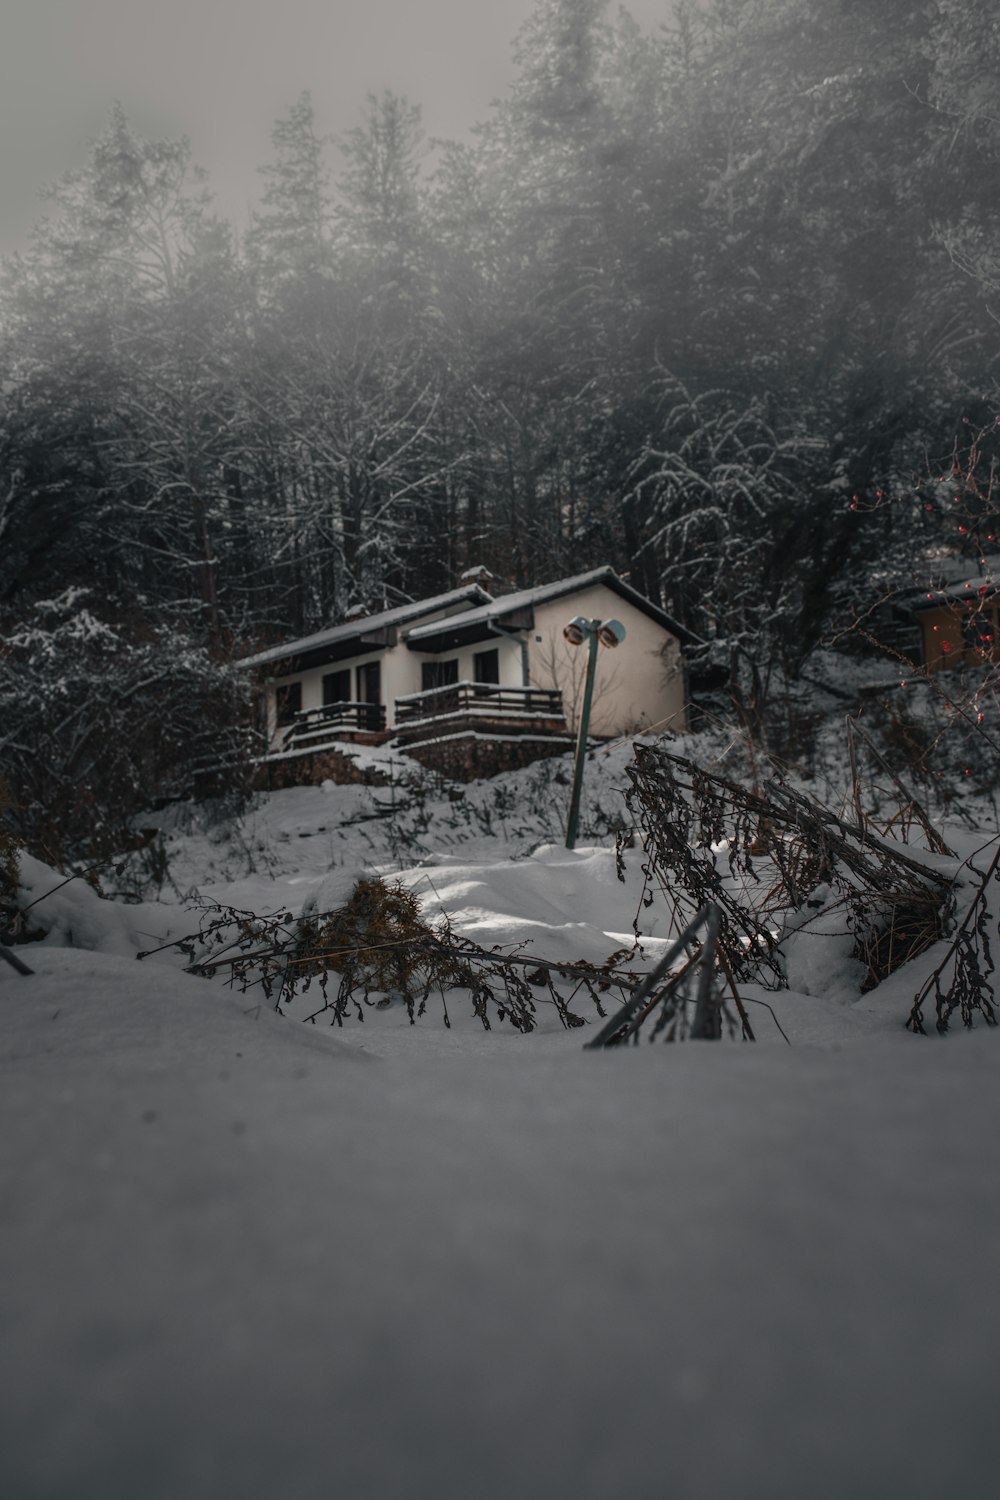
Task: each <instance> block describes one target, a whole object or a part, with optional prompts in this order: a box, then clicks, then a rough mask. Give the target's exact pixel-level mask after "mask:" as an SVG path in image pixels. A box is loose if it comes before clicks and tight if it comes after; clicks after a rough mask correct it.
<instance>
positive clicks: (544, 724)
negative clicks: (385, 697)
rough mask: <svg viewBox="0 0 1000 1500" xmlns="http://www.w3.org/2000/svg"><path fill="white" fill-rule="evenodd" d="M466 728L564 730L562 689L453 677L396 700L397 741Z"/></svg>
mask: <svg viewBox="0 0 1000 1500" xmlns="http://www.w3.org/2000/svg"><path fill="white" fill-rule="evenodd" d="M469 730H476V731H478V732H479V733H485V734H496V735H517V734H558V735H564V734H565V733H566V718H565V715H564V713H563V701H562V693H561V692H559V691H558V689H555V688H536V687H526V688H525V687H501V686H500V685H499V684H498V683H492V682H455V683H450V684H449V685H448V686H447V687H440V688H429V689H428V690H427V691H426V692H422V693H408V694H407V695H406V696H405V697H403V698H397V699H396V728H395V738H396V740H397V742H398V743H399V744H400V745H406V744H411V743H413V742H414V741H415V740H425V739H428V738H430V737H431V736H440V735H445V734H457V733H461V732H462V731H466V732H468V731H469Z"/></svg>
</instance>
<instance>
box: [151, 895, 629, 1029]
mask: <svg viewBox="0 0 1000 1500" xmlns="http://www.w3.org/2000/svg"><path fill="white" fill-rule="evenodd" d="M202 912H203V919H202V923H201V927H200V929H199V931H198V932H196V933H192V934H191V935H190V936H188V937H186V938H181V939H178V940H176V941H174V942H172V943H168V944H166V945H165V946H166V947H169V948H177V949H178V950H179V951H181V952H182V953H184V954H185V955H186V956H187V957H188V958H189V959H190V960H191V962H190V965H189V972H191V973H196V974H204V975H211V974H215V973H218V972H220V971H225V970H228V971H229V976H230V983H232V984H233V985H235V986H237V987H238V988H239V989H240V990H241V992H242V993H246V992H247V991H248V990H250V989H252V988H254V987H256V986H258V985H259V986H260V988H261V991H262V993H263V995H264V998H265V999H266V1000H267V1001H269V1002H270V1003H271V1004H273V1006H274V1009H275V1010H277V1011H278V1012H279V1013H280V1014H287V1013H288V1012H289V1011H290V1010H291V1008H292V1007H293V1005H294V1006H295V1013H296V1014H297V1015H298V1014H299V1013H300V1010H301V1006H300V1004H297V1003H296V1002H297V1001H298V1000H299V997H301V996H303V995H304V994H306V993H307V992H308V991H310V990H311V989H313V987H314V986H315V988H316V989H317V990H318V991H319V995H320V997H321V1003H320V1004H319V1005H318V1006H316V1008H315V1009H314V1010H313V1011H312V1012H311V1013H309V1014H306V1015H304V1016H302V1019H303V1020H305V1021H312V1022H315V1021H316V1020H317V1018H318V1017H320V1016H326V1017H327V1018H328V1020H329V1021H330V1024H331V1025H336V1026H341V1025H343V1023H344V1022H345V1021H346V1020H348V1019H350V1018H351V1016H355V1017H356V1018H357V1019H358V1020H364V1016H365V1008H366V1007H371V1006H373V1005H374V1006H377V1007H383V1006H386V1005H389V1004H392V1003H393V1001H400V1002H402V1003H403V1004H404V1005H405V1006H406V1009H407V1012H408V1014H409V1018H410V1020H411V1022H413V1021H415V1020H416V1019H417V1018H418V1017H420V1016H423V1015H424V1014H425V1013H426V1011H427V1007H428V1003H429V1001H430V1000H431V999H432V997H435V998H439V999H440V1002H441V1007H442V1014H443V1019H444V1023H445V1025H446V1026H450V1025H451V1020H450V1017H449V1014H448V999H447V997H448V994H449V993H450V992H452V991H456V990H457V991H459V992H462V993H465V994H467V995H468V996H469V999H470V1000H471V1004H472V1011H473V1015H474V1016H476V1018H477V1019H478V1020H479V1021H480V1023H481V1024H482V1026H483V1027H484V1028H485V1029H486V1030H487V1031H489V1030H490V1029H491V1025H492V1020H497V1021H509V1022H510V1024H511V1026H513V1027H514V1028H515V1030H517V1031H522V1032H528V1031H533V1030H534V1028H535V1025H536V1014H537V1006H538V1004H539V1002H541V1003H547V1004H551V1005H552V1006H553V1007H554V1010H555V1013H556V1015H557V1016H558V1018H559V1021H560V1022H561V1024H562V1025H563V1026H565V1027H567V1028H570V1027H577V1026H583V1025H584V1024H585V1022H584V1018H583V1017H582V1016H580V1015H579V1014H577V1012H576V1011H575V1010H573V1009H572V1006H573V1004H574V1003H575V1002H576V1001H577V999H578V998H579V999H584V1000H586V1001H589V1003H590V1004H592V1005H593V1007H594V1009H595V1010H596V1012H597V1014H598V1015H599V1016H600V1017H602V1018H603V1017H605V1016H606V1014H607V1012H606V1010H605V1006H604V997H605V996H607V995H608V994H609V993H611V992H614V993H616V994H617V996H618V998H619V1000H622V1001H623V1000H624V999H625V996H626V995H627V994H628V993H629V991H630V990H631V987H632V986H633V985H634V984H635V982H636V978H637V976H636V975H635V974H634V973H633V972H632V971H631V969H630V968H628V967H626V962H625V961H626V960H627V959H628V958H629V957H630V954H629V953H627V952H626V951H625V950H621V949H620V950H618V951H616V952H615V953H612V954H610V955H609V957H608V959H607V960H606V962H605V963H604V964H603V965H600V966H597V965H594V964H590V963H585V962H579V963H561V962H552V961H550V960H547V959H544V958H538V957H535V956H533V955H532V956H530V957H529V956H528V955H526V954H525V955H522V954H520V953H504V952H501V951H499V950H498V949H487V948H481V947H480V946H479V945H478V944H477V943H474V942H472V940H471V939H469V938H465V937H462V936H461V935H460V934H459V933H456V932H455V931H454V929H453V928H452V927H451V925H450V923H449V922H448V921H447V920H439V921H438V922H437V923H436V924H435V926H433V927H431V926H430V925H429V924H428V923H427V922H425V921H424V920H423V918H422V917H421V915H420V903H419V900H418V898H417V897H416V896H415V895H414V894H413V892H412V891H410V890H407V888H406V887H405V886H403V885H400V884H395V885H386V884H385V883H384V882H383V881H381V880H379V879H377V878H362V879H361V880H359V881H358V882H357V884H356V885H355V886H354V888H353V890H352V891H351V893H350V895H349V897H348V899H347V900H346V901H345V902H343V903H342V904H341V905H340V906H338V907H336V908H334V909H332V910H329V911H324V912H317V913H309V914H308V915H306V916H304V917H299V918H296V917H294V916H293V915H292V914H291V912H287V911H282V912H274V913H270V914H266V915H263V916H258V915H257V914H256V913H254V912H250V911H239V910H237V909H236V908H234V907H229V906H222V905H218V904H216V903H214V902H209V903H205V904H204V906H203V907H202ZM150 951H151V952H156V951H159V950H155V949H153V950H150ZM137 956H138V957H139V958H146V957H148V956H149V954H148V953H140V954H138V955H137ZM331 980H332V983H331ZM566 987H568V988H569V993H568V994H567V993H565V989H566Z"/></svg>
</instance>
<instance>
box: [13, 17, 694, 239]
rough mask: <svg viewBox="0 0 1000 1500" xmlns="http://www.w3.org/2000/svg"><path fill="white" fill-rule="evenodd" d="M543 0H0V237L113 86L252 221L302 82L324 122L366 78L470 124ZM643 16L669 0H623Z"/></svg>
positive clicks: (104, 110) (24, 221) (326, 126)
mask: <svg viewBox="0 0 1000 1500" xmlns="http://www.w3.org/2000/svg"><path fill="white" fill-rule="evenodd" d="M534 8H535V0H0V253H3V252H6V251H9V250H11V249H15V248H17V245H18V244H19V243H22V242H23V239H24V236H25V234H26V232H27V230H28V228H29V227H30V225H31V224H32V223H33V222H34V221H35V220H36V219H38V218H39V217H40V216H41V214H42V213H43V212H44V211H45V206H44V204H43V203H42V202H41V200H40V198H39V193H40V190H41V189H42V188H43V187H44V186H45V185H46V184H48V183H51V182H53V181H54V180H56V179H57V178H58V177H60V176H61V175H62V174H63V173H64V172H65V171H67V170H69V169H71V168H73V167H75V166H78V165H80V163H81V162H82V161H83V160H84V159H85V154H86V142H87V140H88V138H91V137H93V136H95V135H97V134H99V133H100V131H101V130H102V128H103V126H104V124H105V121H106V119H107V116H108V112H109V110H110V108H111V106H112V104H113V102H114V101H115V100H116V99H119V100H121V102H122V104H123V105H124V106H125V109H126V111H127V113H128V114H129V117H130V118H131V120H132V121H133V123H134V124H135V126H136V127H137V128H138V129H139V130H140V131H141V132H142V133H143V134H146V135H150V136H154V137H162V136H169V137H174V136H178V135H186V136H188V137H189V139H190V141H191V145H192V151H193V156H194V159H195V161H196V162H198V163H199V164H200V165H201V166H203V167H205V168H206V169H207V171H208V173H209V179H210V186H211V187H212V188H213V189H214V190H215V192H216V194H217V199H218V206H219V208H220V210H221V211H222V212H223V213H224V214H225V215H226V217H227V218H229V219H231V220H232V221H233V222H234V223H235V224H236V225H237V227H239V228H242V227H245V224H246V219H247V205H248V203H249V202H250V201H252V200H253V199H255V198H256V197H257V196H258V185H257V184H258V178H257V173H256V168H257V167H258V166H259V165H260V164H261V163H262V162H265V161H267V160H268V159H269V157H270V154H271V148H270V132H271V126H272V125H273V123H274V121H275V119H276V118H277V117H278V116H279V115H281V114H284V113H285V112H286V111H287V110H288V108H289V106H290V105H291V104H293V103H294V101H295V99H296V98H297V97H298V95H299V94H300V93H301V92H302V90H303V89H309V90H310V91H311V93H312V96H313V103H314V106H315V109H316V120H317V127H318V129H319V130H320V131H321V132H324V133H326V132H333V133H339V132H341V131H344V130H347V129H349V128H350V127H351V126H352V125H354V124H356V123H357V122H358V120H359V117H360V114H361V111H362V109H363V107H364V102H365V96H366V94H367V93H369V92H375V93H378V92H380V91H381V90H382V89H385V88H388V89H393V90H394V91H395V92H397V93H401V94H405V95H406V96H407V97H408V98H409V99H411V100H412V101H413V102H414V103H416V104H420V105H421V106H422V109H423V114H424V127H425V130H426V133H427V135H428V136H444V137H455V136H462V135H464V134H465V133H466V132H467V131H468V128H469V127H470V126H471V125H472V124H474V123H475V122H476V121H477V120H481V119H483V118H484V117H485V116H486V115H487V113H488V111H489V104H490V101H491V99H494V98H496V97H497V96H498V95H500V94H502V93H503V92H504V91H505V89H506V87H507V84H508V82H509V80H510V77H511V43H512V41H513V39H514V36H515V34H516V32H517V30H518V28H519V26H520V25H521V24H522V23H523V21H524V20H525V19H526V17H527V16H528V15H530V14H531V12H532V11H533V10H534ZM626 8H627V9H628V10H630V11H631V13H632V15H633V16H635V18H636V19H637V20H638V21H640V22H641V23H642V25H643V26H644V27H646V28H647V29H652V28H653V27H655V26H656V25H657V24H658V23H659V22H660V21H662V20H665V19H666V17H667V15H668V13H669V9H670V0H628V3H627V6H626Z"/></svg>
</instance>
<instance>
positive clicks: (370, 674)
mask: <svg viewBox="0 0 1000 1500" xmlns="http://www.w3.org/2000/svg"><path fill="white" fill-rule="evenodd" d="M355 670H356V672H357V679H356V680H357V685H358V697H357V701H358V702H359V703H381V701H382V672H381V669H380V666H379V663H378V662H377V661H369V662H366V663H365V665H364V666H363V667H357V668H356V669H355Z"/></svg>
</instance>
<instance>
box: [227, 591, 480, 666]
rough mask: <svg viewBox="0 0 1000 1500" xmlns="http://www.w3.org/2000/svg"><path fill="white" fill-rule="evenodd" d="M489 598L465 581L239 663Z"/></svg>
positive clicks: (260, 661)
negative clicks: (437, 592) (456, 585)
mask: <svg viewBox="0 0 1000 1500" xmlns="http://www.w3.org/2000/svg"><path fill="white" fill-rule="evenodd" d="M489 599H490V595H489V594H488V593H487V592H486V590H485V589H482V588H480V587H479V586H478V585H476V584H466V585H465V586H464V587H463V588H458V589H450V590H449V591H448V593H446V594H435V595H434V597H433V598H431V599H415V600H413V601H412V602H411V603H409V604H398V605H397V606H396V608H395V609H385V610H381V611H380V612H379V613H378V614H375V615H363V616H361V617H360V618H357V619H353V620H345V621H344V622H343V624H341V625H332V626H330V627H329V628H328V629H326V630H317V631H315V632H314V634H312V635H304V636H300V637H299V639H298V640H294V641H287V642H286V643H285V644H284V645H281V646H271V647H269V649H268V650H267V651H257V652H255V653H254V655H253V656H244V657H241V659H240V666H243V667H258V666H263V665H264V664H265V663H267V662H272V661H284V660H285V658H286V657H289V656H301V655H304V654H305V653H307V652H311V651H317V650H322V649H323V648H324V647H326V646H334V645H338V644H346V643H347V642H348V641H353V640H361V639H362V638H363V637H364V636H367V635H371V634H373V633H374V632H376V631H379V630H391V629H392V628H393V627H394V626H399V625H406V624H407V623H408V622H409V621H410V620H419V619H420V618H421V617H422V616H423V615H429V614H435V613H436V612H437V611H438V610H449V609H453V608H454V607H455V606H456V605H463V604H468V605H470V606H476V605H480V604H483V603H486V602H488V601H489Z"/></svg>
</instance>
